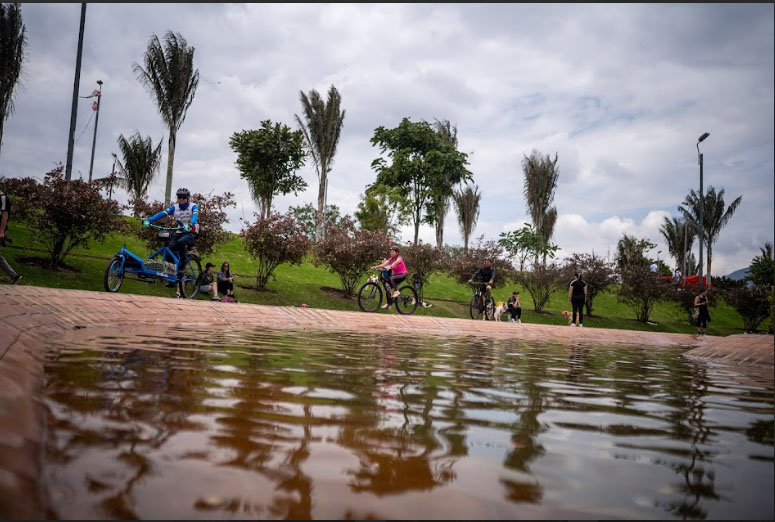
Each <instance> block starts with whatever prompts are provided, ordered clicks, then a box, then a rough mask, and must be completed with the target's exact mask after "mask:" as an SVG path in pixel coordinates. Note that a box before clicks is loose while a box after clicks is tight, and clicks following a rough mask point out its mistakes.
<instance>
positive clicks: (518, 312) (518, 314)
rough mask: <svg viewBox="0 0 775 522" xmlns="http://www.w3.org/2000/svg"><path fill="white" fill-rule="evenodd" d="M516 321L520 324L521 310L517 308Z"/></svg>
mask: <svg viewBox="0 0 775 522" xmlns="http://www.w3.org/2000/svg"><path fill="white" fill-rule="evenodd" d="M517 321H518V322H520V323H521V322H522V308H521V307H517Z"/></svg>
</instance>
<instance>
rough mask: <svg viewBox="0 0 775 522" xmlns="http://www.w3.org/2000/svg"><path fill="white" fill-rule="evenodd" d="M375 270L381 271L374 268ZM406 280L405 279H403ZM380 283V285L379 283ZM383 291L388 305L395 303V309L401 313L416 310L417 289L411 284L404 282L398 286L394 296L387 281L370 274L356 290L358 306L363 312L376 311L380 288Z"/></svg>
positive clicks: (379, 298)
mask: <svg viewBox="0 0 775 522" xmlns="http://www.w3.org/2000/svg"><path fill="white" fill-rule="evenodd" d="M375 272H381V271H380V270H375ZM404 281H406V280H404ZM380 283H381V285H380ZM383 289H384V291H385V296H386V297H387V302H388V304H389V305H391V306H392V305H393V304H395V305H396V310H398V313H399V314H401V315H412V314H413V313H414V311H415V310H417V303H418V302H419V299H418V298H417V290H415V289H414V287H413V286H412V285H408V284H405V285H404V286H401V287H399V288H398V291H399V292H401V295H399V296H398V297H396V298H393V296H392V293H393V292H392V290H391V288H390V287H389V286H388V284H387V281H385V279H384V278H382V277H380V276H378V275H372V276H370V277H369V279H368V280H367V281H366V282H365V283H363V286H361V288H360V290H358V306H359V307H360V309H361V310H363V311H364V312H376V311H377V310H379V307H380V305H382V290H383Z"/></svg>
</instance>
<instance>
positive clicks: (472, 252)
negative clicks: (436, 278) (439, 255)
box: [446, 236, 514, 288]
mask: <svg viewBox="0 0 775 522" xmlns="http://www.w3.org/2000/svg"><path fill="white" fill-rule="evenodd" d="M483 239H484V236H482V237H480V238H479V240H478V241H477V244H476V245H475V246H473V247H471V248H469V249H468V251H465V250H464V251H462V252H459V253H458V255H456V256H455V257H452V258H449V259H447V261H446V269H447V273H448V274H449V275H450V276H451V277H452V278H454V279H455V280H456V281H457V282H458V283H460V284H463V285H468V280H469V279H471V276H472V275H474V273H475V272H476V271H477V270H479V268H481V267H482V263H483V262H484V260H485V259H491V260H492V266H493V268H495V281H493V288H500V287H502V286H504V285H505V284H506V281H507V280H508V279H510V278H511V277H512V276H513V271H514V268H513V267H512V266H511V263H509V262H508V261H507V260H505V259H503V248H502V247H501V246H500V245H498V243H497V242H495V241H484V240H483Z"/></svg>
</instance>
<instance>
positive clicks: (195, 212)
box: [188, 203, 199, 226]
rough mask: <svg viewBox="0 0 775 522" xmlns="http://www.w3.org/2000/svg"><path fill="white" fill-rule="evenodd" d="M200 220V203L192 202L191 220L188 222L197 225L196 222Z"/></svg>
mask: <svg viewBox="0 0 775 522" xmlns="http://www.w3.org/2000/svg"><path fill="white" fill-rule="evenodd" d="M198 220H199V205H197V204H196V203H192V204H191V221H189V222H188V224H189V225H191V226H194V225H196V222H197V221H198Z"/></svg>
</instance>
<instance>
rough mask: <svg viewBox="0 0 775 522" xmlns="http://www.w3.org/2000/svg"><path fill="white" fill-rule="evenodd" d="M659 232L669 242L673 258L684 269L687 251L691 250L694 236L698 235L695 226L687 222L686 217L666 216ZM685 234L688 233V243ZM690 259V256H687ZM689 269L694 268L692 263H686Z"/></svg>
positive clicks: (669, 250)
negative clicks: (681, 218)
mask: <svg viewBox="0 0 775 522" xmlns="http://www.w3.org/2000/svg"><path fill="white" fill-rule="evenodd" d="M659 232H660V233H661V234H662V237H664V238H665V242H666V243H667V250H668V252H669V253H670V255H671V256H673V259H675V261H676V263H677V266H679V267H681V269H683V267H684V256H685V255H686V253H687V252H691V250H692V245H693V244H694V238H695V237H696V236H697V232H696V231H695V230H694V227H692V226H691V225H689V224H687V221H686V220H685V219H683V220H679V219H678V218H675V217H670V218H668V217H665V221H664V223H662V226H661V227H660V228H659ZM684 234H686V238H685V241H686V244H684ZM686 260H687V261H689V258H688V257H687V258H686ZM686 267H687V271H690V270H692V269H693V268H694V267H693V266H692V265H691V264H688V263H687V265H686Z"/></svg>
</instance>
